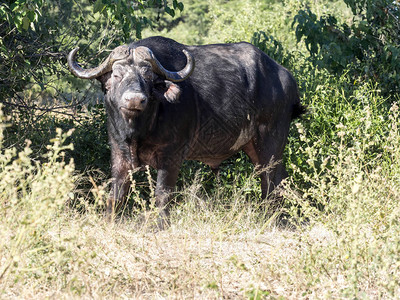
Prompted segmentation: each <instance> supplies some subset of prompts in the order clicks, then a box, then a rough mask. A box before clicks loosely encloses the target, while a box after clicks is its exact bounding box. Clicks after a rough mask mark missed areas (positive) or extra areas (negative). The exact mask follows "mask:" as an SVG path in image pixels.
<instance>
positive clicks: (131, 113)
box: [120, 106, 143, 118]
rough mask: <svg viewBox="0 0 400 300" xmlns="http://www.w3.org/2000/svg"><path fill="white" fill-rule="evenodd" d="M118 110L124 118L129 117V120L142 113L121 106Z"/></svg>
mask: <svg viewBox="0 0 400 300" xmlns="http://www.w3.org/2000/svg"><path fill="white" fill-rule="evenodd" d="M120 109H121V112H122V113H123V114H124V115H125V116H126V117H129V118H132V117H136V116H137V115H139V114H140V113H141V112H142V111H143V110H142V109H140V108H128V107H124V106H121V107H120Z"/></svg>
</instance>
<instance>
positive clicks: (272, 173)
mask: <svg viewBox="0 0 400 300" xmlns="http://www.w3.org/2000/svg"><path fill="white" fill-rule="evenodd" d="M288 131H289V128H288V127H287V126H276V127H274V128H273V129H272V130H271V129H270V130H268V128H267V126H266V125H263V124H261V125H259V127H258V132H257V135H256V136H255V137H254V138H253V140H252V141H250V142H249V143H248V144H246V145H245V147H244V148H243V150H244V152H245V153H246V154H247V155H248V156H249V157H250V159H251V161H252V162H253V164H254V165H255V167H256V168H258V169H261V170H263V171H262V172H261V174H260V178H261V197H262V198H263V199H265V198H267V196H268V195H270V194H271V192H272V191H273V190H274V189H275V187H277V186H278V185H279V183H280V182H281V181H282V180H283V179H284V178H286V177H287V172H286V169H285V166H284V164H283V162H282V157H283V150H284V149H285V144H286V140H287V136H288Z"/></svg>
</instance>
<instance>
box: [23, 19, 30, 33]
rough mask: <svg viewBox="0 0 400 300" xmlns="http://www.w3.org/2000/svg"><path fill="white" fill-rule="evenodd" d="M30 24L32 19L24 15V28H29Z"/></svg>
mask: <svg viewBox="0 0 400 300" xmlns="http://www.w3.org/2000/svg"><path fill="white" fill-rule="evenodd" d="M30 24H31V21H30V20H29V18H28V17H27V16H25V17H23V19H22V28H23V29H24V30H28V28H29V25H30Z"/></svg>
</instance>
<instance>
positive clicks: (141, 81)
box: [68, 45, 194, 121]
mask: <svg viewBox="0 0 400 300" xmlns="http://www.w3.org/2000/svg"><path fill="white" fill-rule="evenodd" d="M78 50H79V48H75V49H74V50H72V51H71V52H70V53H69V55H68V65H69V67H70V69H71V72H72V73H73V74H74V75H75V76H77V77H79V78H83V79H93V78H96V79H98V80H99V81H100V82H101V83H102V87H103V91H104V92H105V94H106V96H107V97H106V98H107V101H109V102H110V105H111V106H112V107H113V110H114V111H118V112H119V113H120V114H121V115H122V117H123V118H124V119H125V120H126V121H129V120H132V119H134V118H135V117H137V116H139V115H140V114H142V112H143V111H145V110H146V108H147V106H148V104H149V101H152V100H153V99H154V98H157V99H160V98H162V99H165V100H167V101H169V102H176V101H177V100H178V99H179V96H180V93H181V90H180V88H179V86H178V85H176V84H175V82H180V81H183V80H185V79H186V78H188V77H189V76H190V75H191V74H192V72H193V70H194V59H193V57H192V55H191V54H190V53H189V52H188V51H186V50H183V53H184V54H185V55H186V58H187V63H186V66H185V67H184V68H183V69H182V70H180V71H177V72H172V71H168V70H166V69H165V68H164V67H163V66H162V64H161V63H160V61H159V60H158V59H157V58H156V57H155V55H154V53H153V52H152V51H151V50H150V49H149V48H147V47H143V46H139V47H136V48H130V47H129V46H126V45H124V46H119V47H117V48H115V49H114V50H113V51H112V52H111V54H110V55H109V56H108V57H107V59H106V60H105V61H104V62H103V63H102V64H100V65H99V66H98V67H95V68H91V69H83V68H81V67H80V66H79V65H78V64H77V62H76V59H75V57H76V54H77V52H78Z"/></svg>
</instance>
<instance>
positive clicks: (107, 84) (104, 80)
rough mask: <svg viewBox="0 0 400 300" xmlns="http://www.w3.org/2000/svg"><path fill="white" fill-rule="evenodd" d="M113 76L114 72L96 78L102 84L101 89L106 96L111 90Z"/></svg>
mask: <svg viewBox="0 0 400 300" xmlns="http://www.w3.org/2000/svg"><path fill="white" fill-rule="evenodd" d="M111 74H112V72H107V73H105V74H103V75H100V76H99V77H97V78H96V79H97V80H98V81H100V82H101V89H102V91H103V92H104V94H105V93H107V91H109V90H110V89H111Z"/></svg>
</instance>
